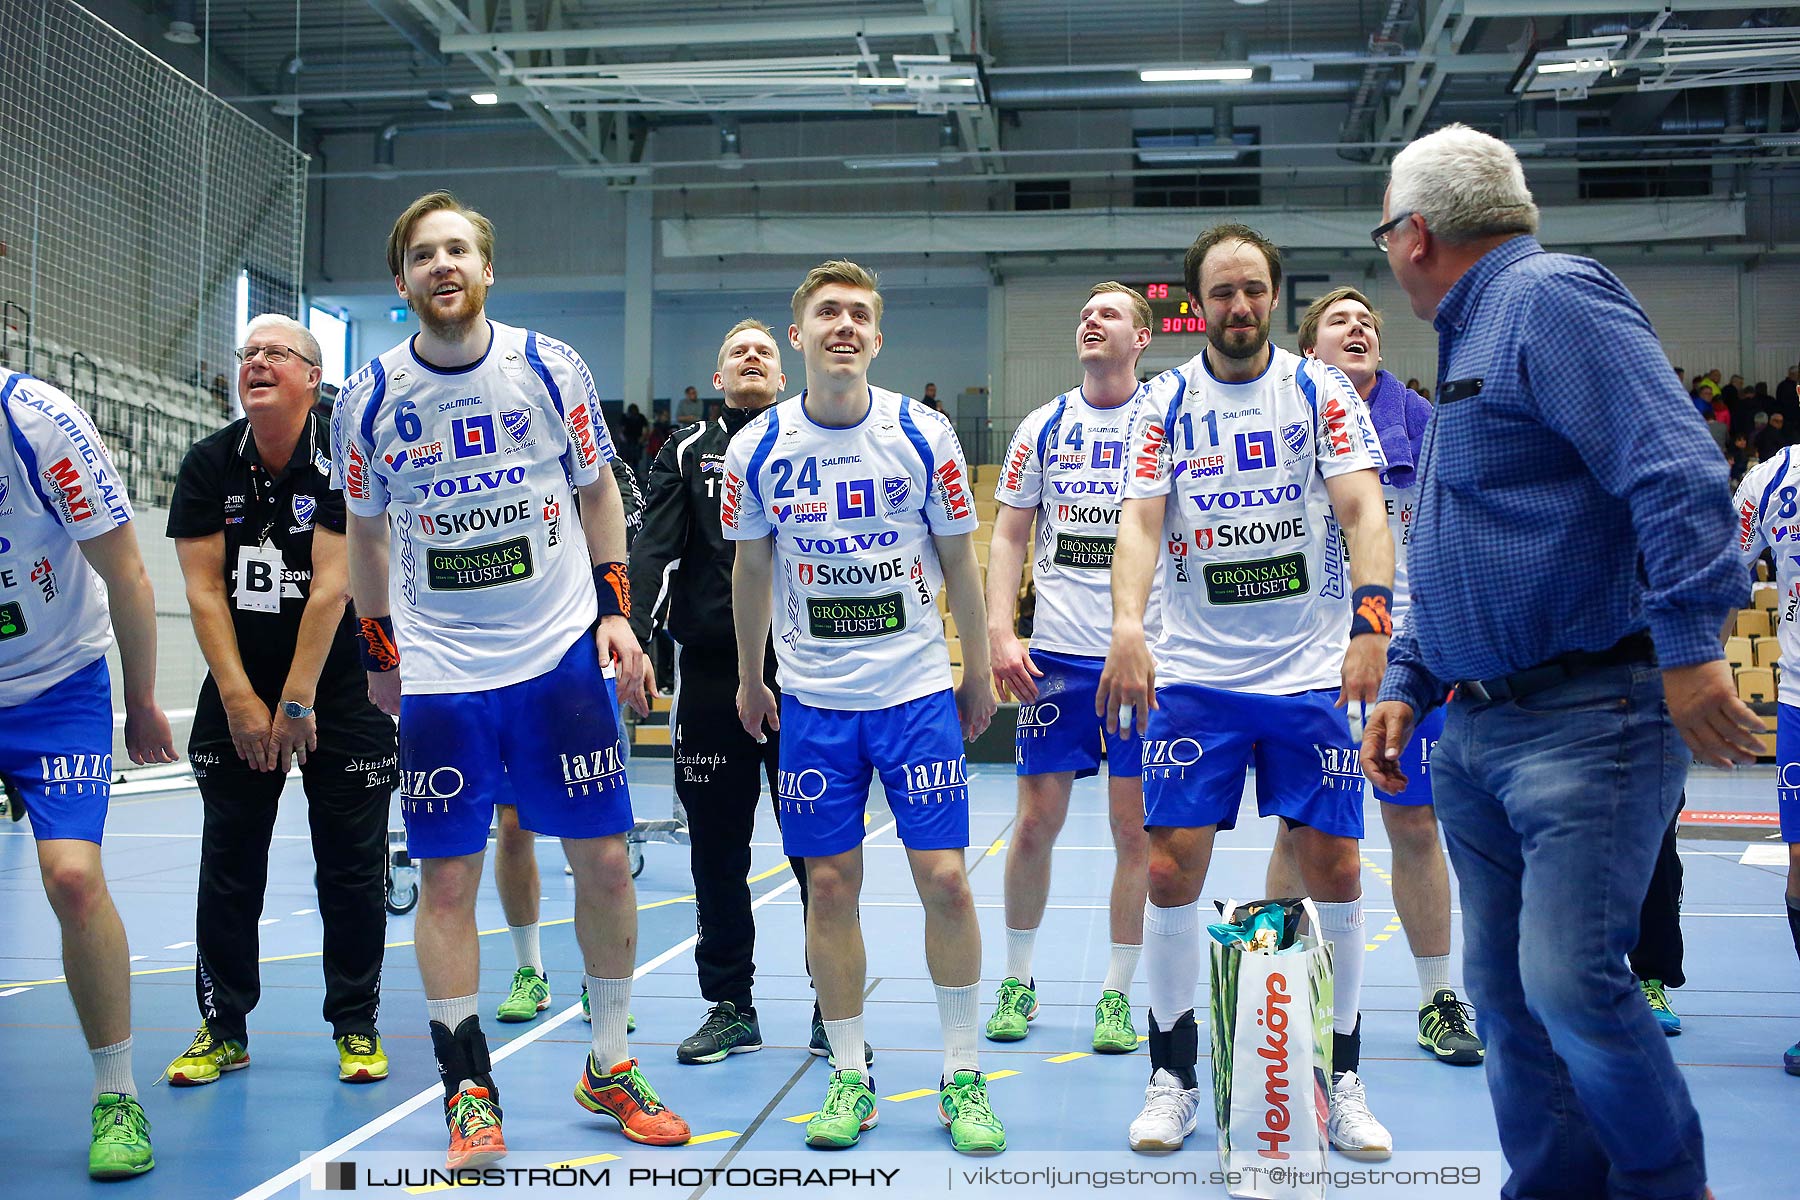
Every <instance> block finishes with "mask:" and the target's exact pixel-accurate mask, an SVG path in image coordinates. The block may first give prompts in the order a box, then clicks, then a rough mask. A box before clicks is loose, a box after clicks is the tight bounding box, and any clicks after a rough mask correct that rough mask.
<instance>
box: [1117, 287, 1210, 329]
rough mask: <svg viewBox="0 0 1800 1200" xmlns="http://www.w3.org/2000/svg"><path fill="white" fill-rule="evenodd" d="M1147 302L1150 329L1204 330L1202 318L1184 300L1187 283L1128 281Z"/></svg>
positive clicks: (1185, 299)
mask: <svg viewBox="0 0 1800 1200" xmlns="http://www.w3.org/2000/svg"><path fill="white" fill-rule="evenodd" d="M1131 286H1132V287H1134V288H1136V289H1137V290H1138V291H1139V292H1141V293H1142V294H1143V297H1144V299H1146V300H1148V301H1149V302H1150V332H1152V333H1158V334H1168V333H1173V334H1183V333H1195V334H1204V333H1205V332H1206V318H1205V317H1204V316H1202V315H1201V314H1200V310H1199V309H1197V308H1195V307H1194V306H1193V305H1191V304H1189V303H1188V299H1187V287H1186V285H1185V284H1180V283H1137V284H1132V285H1131Z"/></svg>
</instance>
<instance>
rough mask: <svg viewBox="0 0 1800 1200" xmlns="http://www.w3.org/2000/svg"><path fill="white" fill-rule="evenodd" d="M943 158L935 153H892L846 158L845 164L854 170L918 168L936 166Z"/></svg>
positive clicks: (903, 169)
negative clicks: (870, 156)
mask: <svg viewBox="0 0 1800 1200" xmlns="http://www.w3.org/2000/svg"><path fill="white" fill-rule="evenodd" d="M940 164H941V160H940V159H939V158H938V156H937V155H935V154H891V155H885V156H877V157H872V158H846V159H845V160H844V165H845V166H846V167H849V168H850V169H851V170H852V171H882V170H896V171H905V170H917V169H923V168H926V167H935V166H939V165H940Z"/></svg>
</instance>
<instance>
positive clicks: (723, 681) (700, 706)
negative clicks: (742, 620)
mask: <svg viewBox="0 0 1800 1200" xmlns="http://www.w3.org/2000/svg"><path fill="white" fill-rule="evenodd" d="M769 664H770V665H769V668H768V671H769V673H768V676H767V679H768V682H769V686H770V687H771V688H772V687H774V655H770V656H769ZM677 665H678V674H677V676H676V678H677V692H676V696H675V708H674V711H673V712H671V713H670V714H669V718H670V722H671V724H672V725H673V726H674V730H675V732H674V748H675V794H676V796H677V797H679V798H680V800H681V804H682V807H683V808H685V809H686V810H687V820H688V840H689V849H690V852H691V860H692V864H693V871H694V921H695V925H696V927H697V929H698V932H699V937H700V940H699V942H698V943H697V944H696V945H695V946H694V965H695V966H696V967H697V968H698V970H699V974H700V994H701V995H702V996H703V997H705V998H706V1001H707V1003H709V1004H718V1003H721V1002H723V1001H727V1000H729V1001H730V1002H731V1003H733V1004H735V1005H737V1007H738V1008H740V1009H743V1008H749V1007H751V1006H752V1003H753V999H752V994H751V993H752V985H753V984H754V982H755V977H756V961H755V956H756V920H755V915H754V914H753V913H752V912H751V911H750V884H749V883H748V882H747V879H748V876H749V874H750V836H751V832H752V830H753V829H754V828H755V825H756V802H757V798H758V796H759V795H760V794H761V792H762V785H763V783H764V781H765V780H766V781H767V783H768V785H769V804H770V807H771V808H773V809H774V810H775V813H776V819H777V820H779V819H780V808H779V807H778V806H777V805H776V804H775V795H776V782H775V781H776V765H777V762H778V760H779V755H780V749H781V746H780V735H779V734H776V733H770V734H769V735H768V741H766V742H764V743H762V744H760V745H759V744H757V742H756V741H755V740H754V739H752V738H751V737H750V735H748V734H746V733H745V732H744V727H743V725H742V724H740V723H739V721H738V716H737V657H736V655H734V654H732V653H729V652H723V653H722V652H720V651H718V650H713V649H699V648H697V647H688V646H684V647H682V649H681V651H680V653H679V661H678V664H677ZM788 862H789V863H790V864H792V866H793V869H794V878H795V879H797V880H799V882H800V904H801V911H802V913H804V911H805V905H806V899H807V892H806V860H805V859H800V858H789V859H788ZM801 936H802V937H804V936H805V934H804V929H803V930H802V935H801Z"/></svg>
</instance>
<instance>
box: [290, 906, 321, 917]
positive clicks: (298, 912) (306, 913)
mask: <svg viewBox="0 0 1800 1200" xmlns="http://www.w3.org/2000/svg"><path fill="white" fill-rule="evenodd" d="M318 911H319V910H318V909H316V908H296V909H295V910H294V911H293V912H291V913H289V914H288V916H290V917H310V916H312V915H313V914H314V913H316V912H318Z"/></svg>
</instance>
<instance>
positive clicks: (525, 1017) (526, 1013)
mask: <svg viewBox="0 0 1800 1200" xmlns="http://www.w3.org/2000/svg"><path fill="white" fill-rule="evenodd" d="M549 1007H550V979H549V977H548V976H546V975H539V974H538V973H537V972H536V971H534V970H532V969H531V968H530V967H520V968H519V969H518V970H517V971H514V972H513V981H512V992H511V993H510V994H509V995H508V996H507V997H506V999H504V1000H502V1001H501V1002H500V1008H499V1009H498V1011H496V1012H495V1013H494V1015H495V1016H496V1017H499V1018H500V1019H501V1020H502V1021H535V1020H537V1015H538V1014H539V1013H541V1012H543V1011H544V1010H545V1009H546V1008H549Z"/></svg>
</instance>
